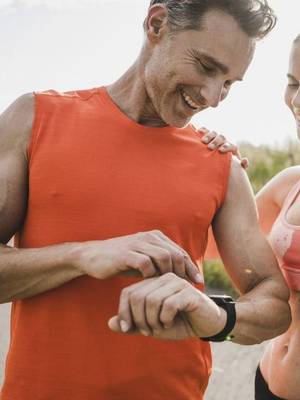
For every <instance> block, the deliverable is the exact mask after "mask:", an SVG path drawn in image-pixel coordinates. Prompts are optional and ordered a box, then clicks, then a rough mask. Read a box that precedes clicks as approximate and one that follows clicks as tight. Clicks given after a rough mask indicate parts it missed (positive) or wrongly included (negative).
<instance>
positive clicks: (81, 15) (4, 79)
mask: <svg viewBox="0 0 300 400" xmlns="http://www.w3.org/2000/svg"><path fill="white" fill-rule="evenodd" d="M269 3H270V5H271V6H272V7H273V9H274V10H275V12H276V14H277V16H278V18H279V22H278V24H277V27H276V29H275V30H274V31H273V32H272V33H271V34H270V35H269V36H268V37H267V38H266V39H264V40H263V41H261V42H259V43H258V45H257V50H256V54H255V57H254V60H253V62H252V64H251V66H250V68H249V70H248V72H247V74H246V76H245V79H244V81H243V82H242V83H239V84H237V85H236V86H235V87H234V88H233V89H232V92H231V93H230V95H229V97H228V98H227V99H226V101H224V102H223V103H222V104H221V105H220V106H219V107H218V108H217V109H210V110H206V111H204V112H202V113H200V114H198V115H197V116H196V117H194V119H193V121H192V122H193V123H194V124H195V125H196V126H197V127H202V126H205V127H207V128H208V129H211V130H216V131H217V132H219V133H222V134H225V136H226V137H227V138H228V139H229V140H231V141H232V142H235V143H236V142H241V141H248V142H250V143H252V144H254V145H261V144H270V145H279V146H280V145H282V144H283V143H285V142H286V141H287V140H288V139H295V138H296V129H295V124H294V121H293V118H292V116H291V115H290V112H289V110H288V109H287V107H286V106H285V105H284V102H283V93H284V89H285V84H286V81H287V79H286V73H287V67H288V57H289V50H290V45H291V42H292V39H293V38H294V37H295V36H296V34H298V33H300V2H299V0H289V1H284V0H269ZM148 4H149V0H126V1H125V0H0V37H1V40H0V65H1V69H0V71H1V73H0V89H1V96H0V111H3V110H4V109H5V108H6V107H7V106H8V105H9V104H10V103H11V102H12V101H14V99H16V98H17V97H18V96H20V95H21V94H23V93H27V92H32V91H33V90H48V89H56V90H59V91H65V90H73V89H83V88H89V87H95V86H102V85H105V84H109V83H112V82H113V81H115V80H116V79H117V78H118V77H120V76H121V75H122V73H124V72H125V70H126V69H127V68H128V67H129V66H130V65H131V64H132V63H133V62H134V61H135V59H136V58H137V56H138V54H139V51H140V48H141V46H142V43H143V31H142V24H143V20H144V17H145V15H146V12H147V7H148Z"/></svg>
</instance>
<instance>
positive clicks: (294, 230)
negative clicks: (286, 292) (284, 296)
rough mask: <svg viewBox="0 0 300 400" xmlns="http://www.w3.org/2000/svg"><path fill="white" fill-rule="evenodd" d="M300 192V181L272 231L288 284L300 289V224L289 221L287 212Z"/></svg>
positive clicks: (272, 242) (289, 196)
mask: <svg viewBox="0 0 300 400" xmlns="http://www.w3.org/2000/svg"><path fill="white" fill-rule="evenodd" d="M299 193H300V181H298V182H297V183H296V185H294V186H293V187H292V189H291V190H290V192H289V194H288V195H287V197H286V199H285V200H284V203H283V206H282V209H281V212H280V214H279V216H278V217H277V219H276V221H275V223H274V225H273V227H272V230H271V232H270V236H269V240H270V244H271V246H272V248H273V250H274V252H275V254H276V256H277V259H278V261H279V264H280V268H281V270H282V272H283V275H284V277H285V279H286V282H287V284H288V286H289V287H290V288H291V289H293V290H298V291H300V226H298V225H292V224H290V223H289V222H288V221H287V212H288V211H289V209H290V207H291V206H292V205H293V203H294V202H295V200H296V198H297V196H298V194H299Z"/></svg>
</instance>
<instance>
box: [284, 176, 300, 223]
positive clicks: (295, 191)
mask: <svg viewBox="0 0 300 400" xmlns="http://www.w3.org/2000/svg"><path fill="white" fill-rule="evenodd" d="M299 193H300V180H299V181H297V183H295V185H293V187H292V188H291V190H290V191H289V193H288V195H287V197H286V199H287V204H283V207H282V212H281V216H280V219H281V221H282V222H283V223H284V225H285V226H286V227H288V228H290V229H293V230H300V225H294V224H291V223H290V222H288V220H287V213H288V212H289V210H290V208H291V207H292V206H293V204H294V203H295V200H296V198H297V196H298V195H299ZM288 198H289V199H288ZM284 203H285V202H284Z"/></svg>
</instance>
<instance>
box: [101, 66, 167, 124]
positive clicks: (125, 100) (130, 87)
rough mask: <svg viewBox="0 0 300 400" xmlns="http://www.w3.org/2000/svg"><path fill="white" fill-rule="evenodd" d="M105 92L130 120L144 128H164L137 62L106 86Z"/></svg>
mask: <svg viewBox="0 0 300 400" xmlns="http://www.w3.org/2000/svg"><path fill="white" fill-rule="evenodd" d="M107 90H108V93H109V95H110V97H111V98H112V100H113V101H114V103H115V104H116V105H117V106H118V107H119V108H120V110H121V111H122V112H123V113H124V114H126V115H127V116H128V118H130V119H131V120H133V121H136V122H137V123H139V124H141V125H146V126H153V127H160V126H161V127H162V126H166V124H165V122H164V121H163V120H162V119H161V118H160V117H159V115H158V114H157V113H156V111H155V109H154V107H153V104H152V102H151V101H150V99H149V96H148V94H147V91H146V88H145V84H144V80H143V71H142V68H141V67H140V66H139V63H138V62H136V63H135V64H134V65H133V66H132V67H130V68H129V69H128V71H126V72H125V74H124V75H122V76H121V78H120V79H118V80H117V81H116V82H114V83H113V84H112V85H110V86H108V87H107Z"/></svg>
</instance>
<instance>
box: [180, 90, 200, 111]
mask: <svg viewBox="0 0 300 400" xmlns="http://www.w3.org/2000/svg"><path fill="white" fill-rule="evenodd" d="M181 93H182V96H183V97H184V100H185V101H186V102H187V103H188V105H189V106H190V107H192V108H194V109H195V110H196V109H198V108H199V106H198V104H196V103H195V102H194V101H193V100H192V99H191V98H190V96H189V95H188V94H186V93H185V92H184V91H183V90H182V92H181Z"/></svg>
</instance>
